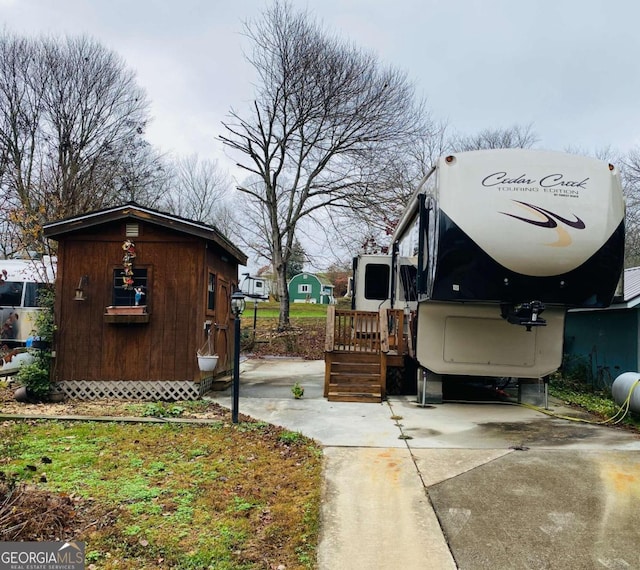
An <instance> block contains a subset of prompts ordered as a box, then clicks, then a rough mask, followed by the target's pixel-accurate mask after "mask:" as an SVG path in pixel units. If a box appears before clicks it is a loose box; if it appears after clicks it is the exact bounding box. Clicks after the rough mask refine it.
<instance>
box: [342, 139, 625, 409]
mask: <svg viewBox="0 0 640 570" xmlns="http://www.w3.org/2000/svg"><path fill="white" fill-rule="evenodd" d="M624 213H625V212H624V201H623V196H622V190H621V185H620V178H619V172H618V169H617V168H616V167H615V166H613V165H611V164H608V163H607V162H603V161H601V160H596V159H594V158H586V157H581V156H575V155H570V154H564V153H556V152H546V151H537V150H523V149H500V150H483V151H472V152H461V153H456V154H451V155H449V156H445V157H442V158H440V159H439V160H438V161H437V164H436V165H435V167H433V169H432V170H431V171H430V172H429V173H428V174H427V176H426V177H425V178H424V179H423V180H422V182H421V183H420V185H419V187H418V188H417V190H416V192H415V194H414V195H413V197H412V199H411V201H410V203H409V204H408V206H407V208H406V210H405V211H404V213H403V215H402V217H401V219H400V220H399V222H398V225H397V226H396V229H395V232H394V234H393V236H392V243H391V248H390V251H391V254H390V255H388V256H381V255H376V256H367V255H362V256H359V257H358V258H357V259H356V260H354V283H355V285H354V289H355V290H354V295H353V307H352V308H353V309H354V310H357V311H374V310H379V309H381V308H388V309H389V310H391V311H402V313H403V314H404V315H405V318H404V321H403V326H404V328H405V332H406V334H407V335H408V337H409V342H408V358H409V359H411V361H412V363H413V364H414V369H415V370H417V380H418V389H419V390H420V386H421V385H422V386H423V388H422V390H423V393H422V396H423V399H424V401H432V402H438V401H442V382H443V381H445V382H448V381H454V380H455V379H457V378H460V377H493V378H495V377H507V378H544V377H546V376H547V375H549V374H550V373H552V372H554V371H555V370H557V369H558V368H559V366H560V364H561V361H562V343H563V330H564V319H565V312H566V310H567V309H569V308H574V307H583V308H601V307H607V306H608V305H609V304H610V303H611V301H612V299H613V296H614V293H615V291H616V287H617V285H618V283H619V280H620V278H621V274H622V270H623V252H624Z"/></svg>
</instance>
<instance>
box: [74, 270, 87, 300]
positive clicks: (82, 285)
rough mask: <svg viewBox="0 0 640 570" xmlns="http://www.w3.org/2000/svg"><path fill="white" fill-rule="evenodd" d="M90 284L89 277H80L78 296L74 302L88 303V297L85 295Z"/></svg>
mask: <svg viewBox="0 0 640 570" xmlns="http://www.w3.org/2000/svg"><path fill="white" fill-rule="evenodd" d="M88 284H89V276H88V275H83V276H82V277H80V281H79V282H78V286H77V287H76V296H75V297H74V301H86V300H87V297H86V296H85V294H84V288H85V287H86V286H87V285H88Z"/></svg>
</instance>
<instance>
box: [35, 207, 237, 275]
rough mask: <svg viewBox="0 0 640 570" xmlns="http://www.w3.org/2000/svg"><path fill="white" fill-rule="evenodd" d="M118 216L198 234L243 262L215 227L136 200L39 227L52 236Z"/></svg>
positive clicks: (48, 235)
mask: <svg viewBox="0 0 640 570" xmlns="http://www.w3.org/2000/svg"><path fill="white" fill-rule="evenodd" d="M121 219H135V220H139V221H144V222H149V223H152V224H156V225H159V226H163V227H166V228H171V229H174V230H176V231H179V232H183V233H186V234H190V235H194V236H198V237H201V238H203V239H205V240H207V241H211V242H214V243H216V244H217V245H219V246H220V247H221V248H223V249H224V250H225V251H227V252H228V253H229V254H230V255H231V256H232V257H233V258H234V259H235V260H236V261H237V262H238V263H239V264H240V265H246V264H247V256H246V255H245V254H244V253H243V252H242V251H241V250H240V249H238V248H237V247H236V246H235V245H234V244H233V243H231V241H229V239H228V238H227V237H226V236H225V235H224V234H222V233H221V232H220V231H219V230H218V229H217V228H216V227H214V226H210V225H207V224H204V223H202V222H196V221H194V220H189V219H187V218H181V217H180V216H174V215H173V214H169V213H167V212H161V211H159V210H154V209H151V208H146V207H144V206H141V205H140V204H137V203H136V202H128V203H126V204H123V205H121V206H115V207H111V208H104V209H102V210H95V211H93V212H89V213H87V214H80V215H78V216H72V217H69V218H64V219H62V220H58V221H55V222H49V223H47V224H45V225H44V226H43V229H44V235H45V236H46V237H48V238H52V239H56V238H58V237H60V236H62V235H65V234H69V233H73V232H77V231H81V230H85V229H87V228H90V227H93V226H97V225H101V224H104V223H107V222H112V221H116V220H121Z"/></svg>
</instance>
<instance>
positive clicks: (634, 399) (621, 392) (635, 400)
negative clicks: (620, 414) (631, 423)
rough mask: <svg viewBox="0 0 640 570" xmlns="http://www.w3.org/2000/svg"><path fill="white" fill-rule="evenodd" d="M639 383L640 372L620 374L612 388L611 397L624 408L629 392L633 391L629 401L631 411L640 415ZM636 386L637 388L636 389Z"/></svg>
mask: <svg viewBox="0 0 640 570" xmlns="http://www.w3.org/2000/svg"><path fill="white" fill-rule="evenodd" d="M639 382H640V373H639V372H625V373H623V374H620V376H618V377H617V378H616V379H615V380H614V381H613V384H612V386H611V395H612V396H613V400H614V401H615V403H616V404H618V405H619V406H622V404H624V403H625V402H626V401H627V398H628V397H629V392H630V391H631V390H633V393H632V394H631V399H630V400H629V409H630V410H631V411H632V412H636V413H640V386H637V384H638V383H639ZM634 386H636V387H635V388H634Z"/></svg>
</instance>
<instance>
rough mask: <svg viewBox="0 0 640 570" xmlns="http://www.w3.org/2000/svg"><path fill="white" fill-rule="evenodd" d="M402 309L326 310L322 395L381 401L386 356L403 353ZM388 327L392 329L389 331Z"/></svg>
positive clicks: (343, 399)
mask: <svg viewBox="0 0 640 570" xmlns="http://www.w3.org/2000/svg"><path fill="white" fill-rule="evenodd" d="M403 318H404V316H403V313H402V311H397V310H396V311H392V310H387V309H381V310H380V311H345V310H336V308H335V306H333V305H331V306H329V307H328V310H327V334H326V340H325V353H324V361H325V377H324V396H325V398H328V399H329V401H331V402H381V401H382V400H383V399H384V398H385V397H386V385H387V357H388V355H389V353H390V352H391V353H394V354H395V355H398V354H402V345H403V342H404V339H403V330H404V320H403ZM390 329H391V331H390Z"/></svg>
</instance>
